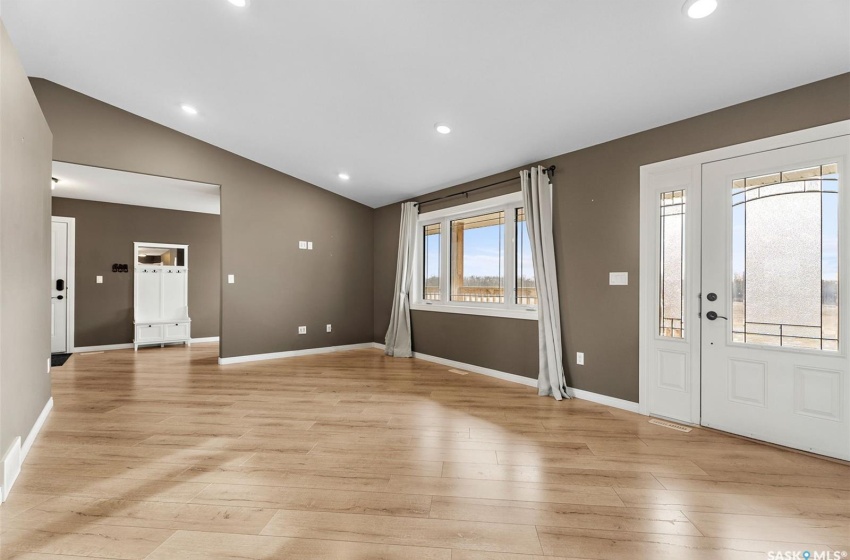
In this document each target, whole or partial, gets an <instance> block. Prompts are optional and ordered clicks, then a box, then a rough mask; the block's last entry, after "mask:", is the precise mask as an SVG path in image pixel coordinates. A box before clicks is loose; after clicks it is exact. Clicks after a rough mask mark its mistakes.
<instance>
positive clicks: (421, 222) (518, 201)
mask: <svg viewBox="0 0 850 560" xmlns="http://www.w3.org/2000/svg"><path fill="white" fill-rule="evenodd" d="M523 206H524V205H523V201H522V193H520V192H516V193H512V194H507V195H502V196H496V197H493V198H488V199H485V200H481V201H476V202H470V203H467V204H461V205H458V206H452V207H450V208H443V209H440V210H434V211H432V212H425V213H422V214H420V215H419V218H418V220H417V221H416V245H415V250H414V259H413V262H414V265H413V282H412V286H411V295H412V297H411V298H410V308H411V309H413V310H415V311H436V312H442V313H459V314H464V315H483V316H487V317H507V318H512V319H527V320H533V321H536V320H537V306H530V305H519V304H517V303H516V295H517V291H516V282H517V280H516V275H517V270H516V252H517V235H516V229H517V227H516V226H517V222H516V210H517V208H522V207H523ZM492 212H504V213H505V224H504V228H503V234H502V235H503V237H502V246H503V247H504V248H505V255H504V259H505V260H504V274H505V284H504V285H505V302H504V303H476V302H460V301H451V294H450V291H451V284H450V283H451V272H450V271H451V258H452V256H451V222H452V221H453V220H460V219H464V218H471V217H475V216H479V215H482V214H489V213H492ZM437 223H439V224H441V225H440V299H439V300H426V299H424V294H423V289H424V278H423V275H424V272H425V231H424V228H425V227H426V226H429V225H432V224H437ZM535 277H536V275H535Z"/></svg>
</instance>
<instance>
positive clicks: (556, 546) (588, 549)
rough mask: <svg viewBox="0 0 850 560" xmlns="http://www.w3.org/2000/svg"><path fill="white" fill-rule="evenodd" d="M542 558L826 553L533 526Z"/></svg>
mask: <svg viewBox="0 0 850 560" xmlns="http://www.w3.org/2000/svg"><path fill="white" fill-rule="evenodd" d="M537 533H538V535H539V536H540V542H541V545H542V546H543V550H544V552H545V554H546V555H555V554H559V553H561V552H562V551H565V550H569V551H570V554H574V555H575V556H577V557H579V558H588V559H599V560H634V559H635V558H647V559H652V560H682V559H687V560H717V559H722V560H765V558H767V553H768V552H770V551H774V552H775V551H777V550H782V551H785V550H792V551H793V550H798V551H803V550H809V551H812V550H818V551H822V550H828V547H826V546H825V545H823V544H819V543H812V542H805V541H802V542H801V541H797V542H776V541H758V540H749V539H746V540H744V539H721V538H711V537H698V536H682V535H663V534H657V533H632V532H626V531H595V530H588V529H572V528H564V527H537Z"/></svg>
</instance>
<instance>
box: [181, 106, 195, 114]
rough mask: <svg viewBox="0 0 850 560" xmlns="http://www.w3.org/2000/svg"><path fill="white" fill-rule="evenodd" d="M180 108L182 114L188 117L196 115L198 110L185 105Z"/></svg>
mask: <svg viewBox="0 0 850 560" xmlns="http://www.w3.org/2000/svg"><path fill="white" fill-rule="evenodd" d="M180 108H181V109H183V112H184V113H186V114H189V115H197V114H198V110H197V109H195V108H194V107H192V106H191V105H187V104H186V103H184V104H182V105H180Z"/></svg>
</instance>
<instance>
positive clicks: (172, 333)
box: [165, 323, 189, 340]
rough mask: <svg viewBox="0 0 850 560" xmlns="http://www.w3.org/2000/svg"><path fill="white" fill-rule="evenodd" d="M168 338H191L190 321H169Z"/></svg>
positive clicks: (166, 330)
mask: <svg viewBox="0 0 850 560" xmlns="http://www.w3.org/2000/svg"><path fill="white" fill-rule="evenodd" d="M165 338H166V340H185V339H187V338H189V323H168V324H166V325H165Z"/></svg>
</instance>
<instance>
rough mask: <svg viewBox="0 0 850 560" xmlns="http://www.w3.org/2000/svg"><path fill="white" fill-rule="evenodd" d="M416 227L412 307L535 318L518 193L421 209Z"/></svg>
mask: <svg viewBox="0 0 850 560" xmlns="http://www.w3.org/2000/svg"><path fill="white" fill-rule="evenodd" d="M418 231H419V238H418V240H417V253H418V255H419V257H418V258H417V259H416V262H417V263H418V266H419V267H420V268H419V269H418V270H416V271H415V276H414V278H415V279H416V282H418V285H417V286H415V287H414V290H413V291H412V293H414V294H417V296H418V297H417V298H415V300H414V301H413V304H412V307H413V309H419V310H428V311H444V312H451V313H469V314H475V315H495V316H503V317H517V318H526V319H536V318H537V309H536V306H537V288H536V285H535V283H534V266H533V263H532V260H531V241H530V239H529V237H528V229H527V227H526V221H525V213H524V211H523V208H522V197H521V195H520V194H519V193H516V194H512V195H506V196H499V197H495V198H491V199H488V200H485V201H481V202H474V203H470V204H464V205H461V206H455V207H452V208H448V209H444V210H438V211H435V212H428V213H422V214H420V216H419V228H418ZM444 234H445V235H444Z"/></svg>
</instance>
